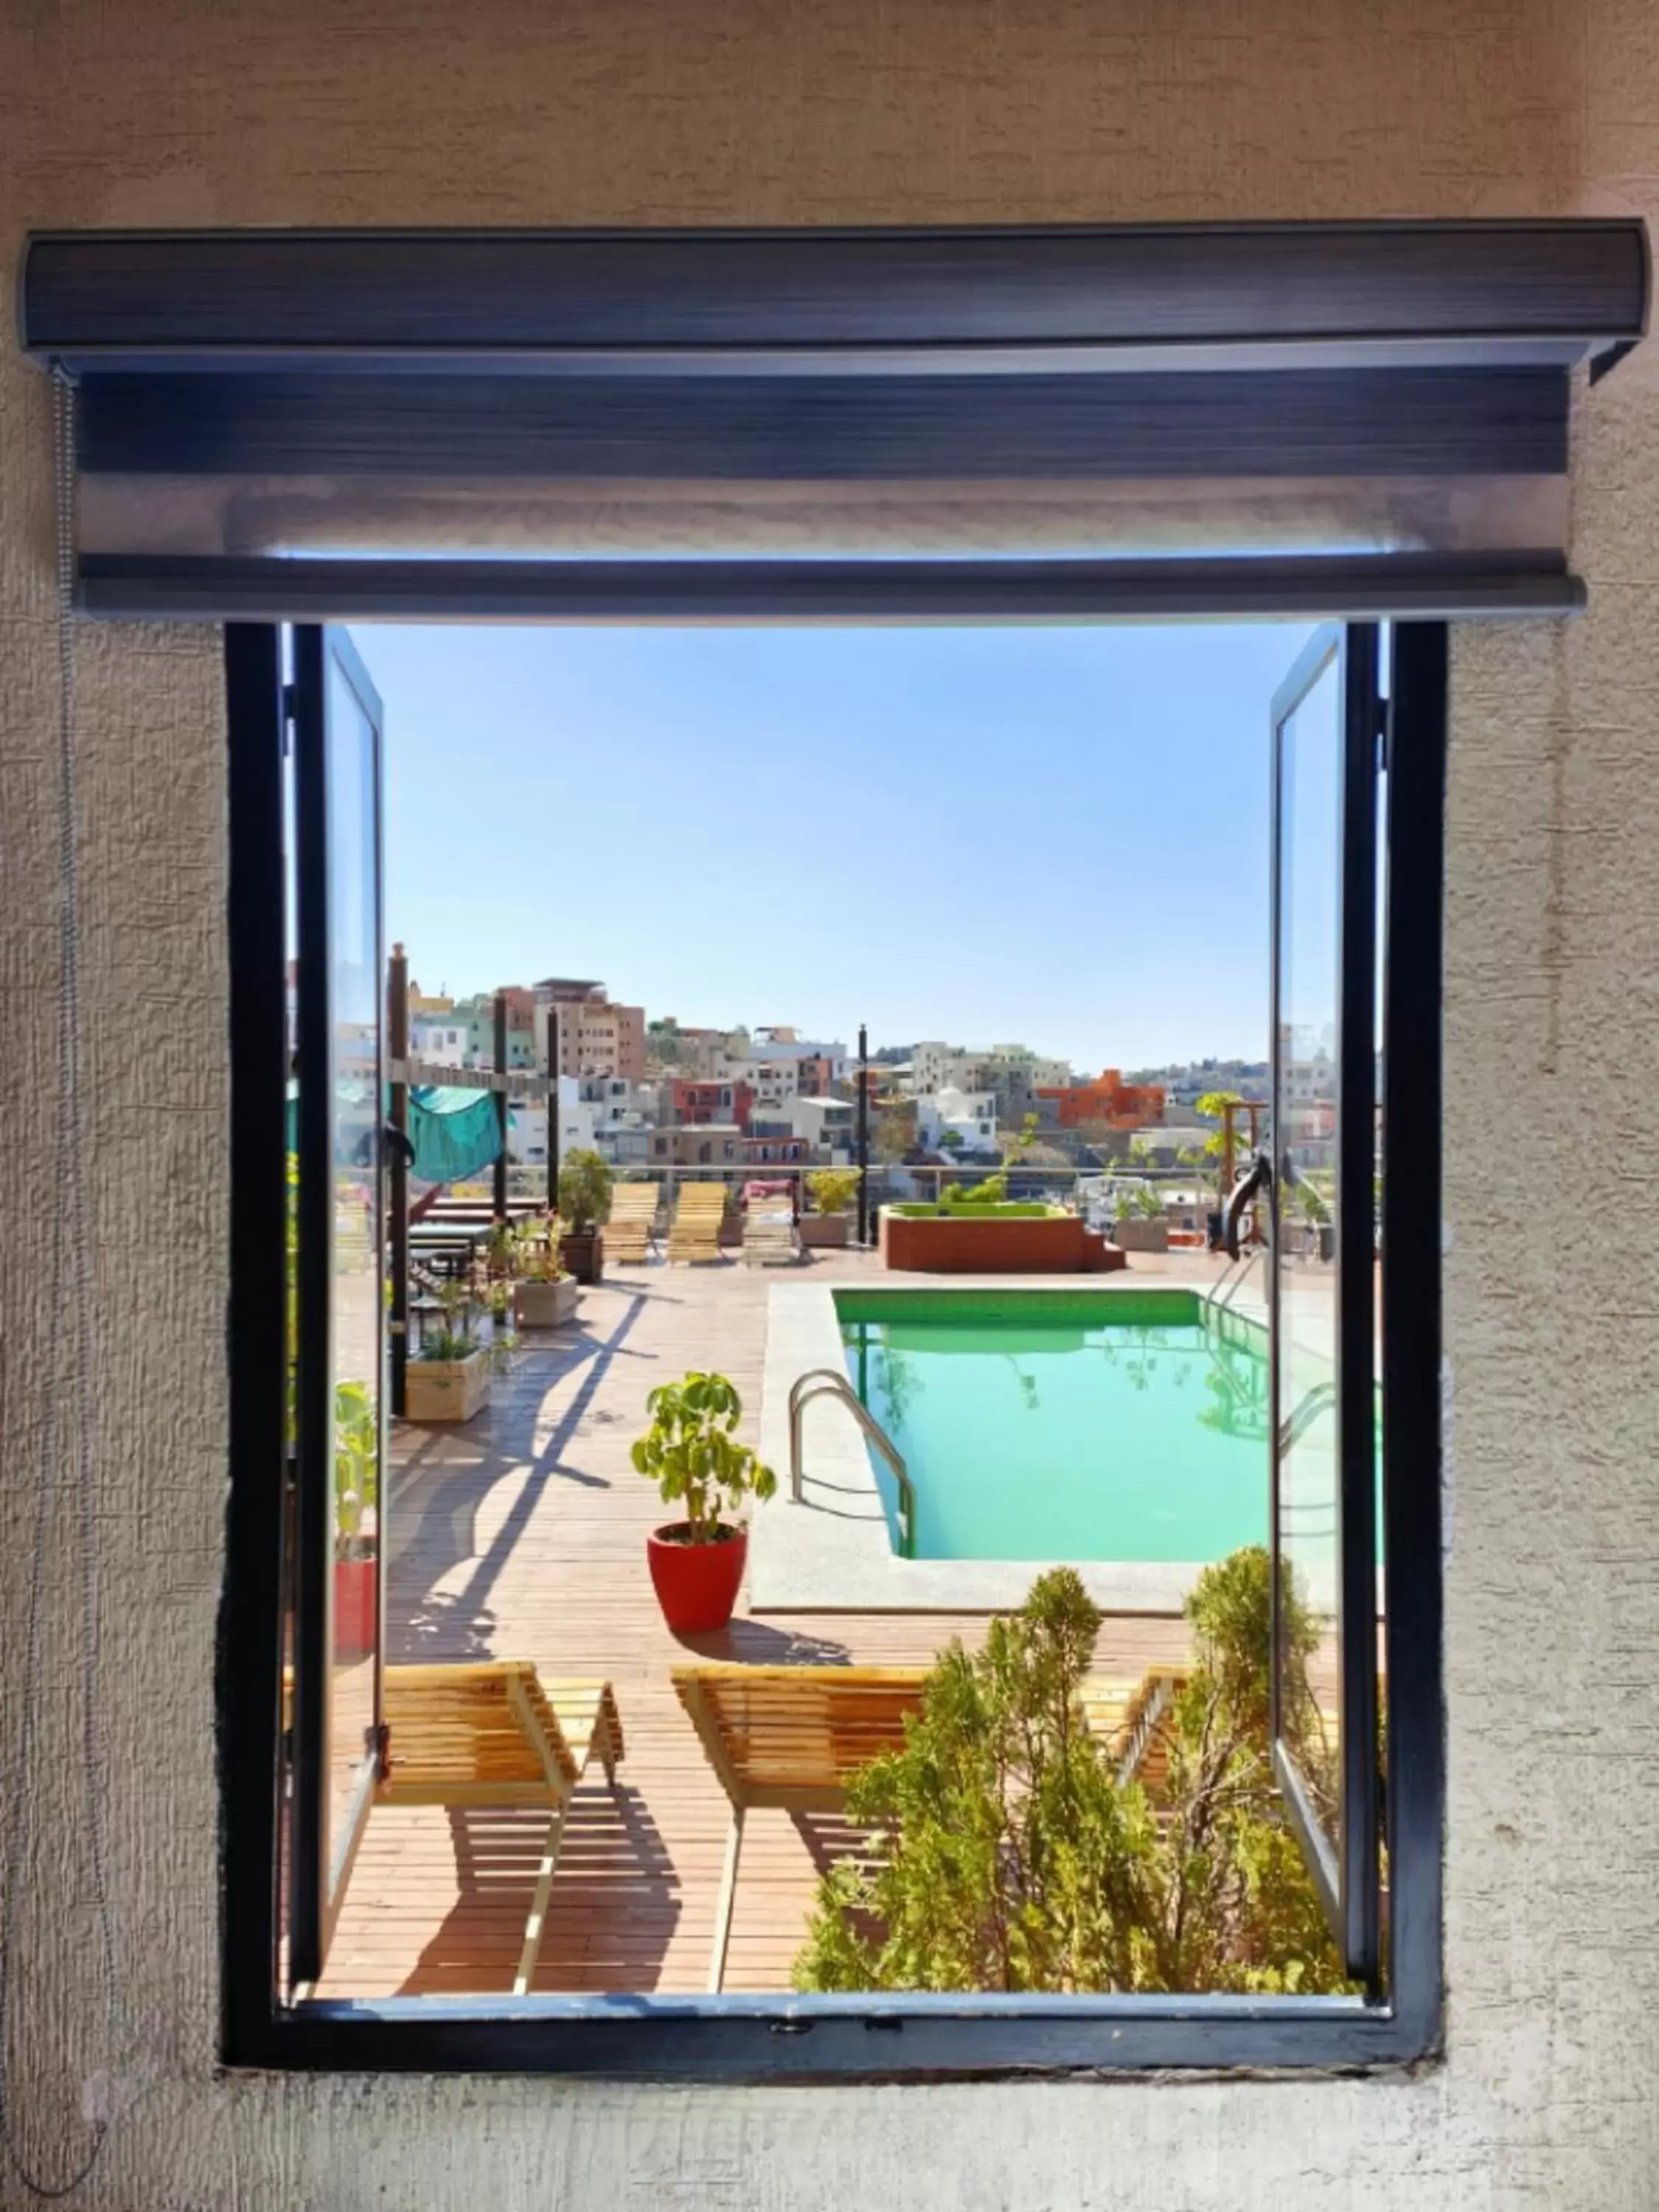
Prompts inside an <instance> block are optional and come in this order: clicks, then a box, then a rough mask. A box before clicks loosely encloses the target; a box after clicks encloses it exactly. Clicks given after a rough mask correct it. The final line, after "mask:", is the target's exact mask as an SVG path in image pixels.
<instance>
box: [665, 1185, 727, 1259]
mask: <svg viewBox="0 0 1659 2212" xmlns="http://www.w3.org/2000/svg"><path fill="white" fill-rule="evenodd" d="M725 1218H726V1186H725V1184H724V1183H703V1182H692V1183H686V1184H685V1185H684V1187H683V1188H682V1189H681V1191H680V1194H679V1197H678V1200H676V1201H675V1206H674V1219H673V1225H672V1226H671V1228H670V1230H669V1232H668V1256H669V1258H670V1260H690V1261H697V1260H718V1259H719V1258H720V1224H721V1222H722V1221H724V1220H725Z"/></svg>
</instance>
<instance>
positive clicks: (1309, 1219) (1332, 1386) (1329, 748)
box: [1267, 623, 1383, 1989]
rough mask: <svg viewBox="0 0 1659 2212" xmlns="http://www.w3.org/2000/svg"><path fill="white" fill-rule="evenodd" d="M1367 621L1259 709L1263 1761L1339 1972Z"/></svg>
mask: <svg viewBox="0 0 1659 2212" xmlns="http://www.w3.org/2000/svg"><path fill="white" fill-rule="evenodd" d="M1378 649H1379V634H1378V630H1377V628H1376V625H1375V624H1372V623H1352V624H1349V625H1348V626H1347V627H1346V629H1340V628H1337V627H1334V626H1333V627H1329V628H1326V629H1320V630H1318V631H1316V633H1315V635H1314V636H1313V638H1312V639H1311V640H1310V642H1309V644H1308V646H1307V647H1306V648H1305V649H1304V652H1303V653H1302V654H1301V656H1300V657H1299V659H1297V663H1296V665H1295V666H1294V667H1293V668H1292V669H1291V671H1290V673H1289V675H1288V676H1287V678H1286V679H1285V684H1284V686H1283V688H1282V689H1281V690H1280V691H1279V695H1278V696H1277V697H1276V698H1275V699H1274V701H1273V714H1272V725H1273V841H1272V851H1273V861H1272V873H1273V886H1272V902H1271V908H1272V954H1271V957H1272V961H1273V994H1272V1004H1273V1014H1272V1049H1271V1071H1272V1072H1271V1109H1272V1110H1271V1115H1270V1126H1271V1129H1272V1132H1273V1134H1272V1152H1271V1157H1270V1159H1269V1161H1268V1162H1267V1189H1268V1192H1269V1198H1270V1214H1271V1219H1272V1233H1271V1237H1270V1239H1269V1243H1268V1253H1267V1266H1268V1269H1269V1274H1270V1289H1269V1295H1268V1311H1269V1326H1270V1329H1271V1353H1270V1373H1271V1391H1270V1404H1271V1408H1272V1411H1271V1419H1270V1422H1269V1428H1268V1448H1269V1453H1270V1458H1271V1483H1270V1498H1271V1504H1270V1510H1269V1516H1268V1520H1269V1528H1270V1532H1271V1553H1272V1560H1273V1585H1272V1587H1273V1703H1272V1729H1273V1762H1274V1766H1275V1769H1276V1771H1277V1773H1278V1776H1279V1786H1280V1788H1281V1789H1282V1790H1283V1791H1284V1793H1285V1802H1286V1805H1287V1807H1288V1808H1289V1809H1290V1812H1291V1818H1292V1820H1293V1822H1294V1825H1295V1827H1296V1830H1297V1834H1298V1836H1299V1837H1300V1838H1301V1842H1302V1847H1303V1850H1304V1854H1305V1856H1306V1858H1307V1862H1308V1866H1309V1870H1310V1874H1311V1875H1312V1876H1313V1879H1314V1882H1315V1886H1316V1888H1317V1889H1318V1892H1319V1894H1320V1899H1321V1901H1322V1904H1323V1905H1324V1907H1325V1911H1326V1916H1327V1917H1328V1920H1329V1922H1330V1923H1331V1930H1332V1935H1333V1936H1334V1940H1335V1942H1336V1943H1337V1945H1338V1947H1339V1948H1340V1951H1341V1954H1342V1956H1343V1960H1344V1963H1345V1964H1346V1967H1347V1970H1348V1972H1350V1973H1351V1974H1352V1976H1353V1977H1354V1978H1355V1979H1356V1980H1357V1981H1359V1982H1361V1983H1362V1984H1364V1986H1365V1987H1367V1988H1370V1989H1374V1988H1376V1987H1377V1986H1378V1984H1379V1978H1380V1973H1381V1956H1380V1946H1379V1928H1380V1920H1381V1905H1380V1897H1379V1883H1378V1864H1379V1861H1378V1822H1377V1801H1378V1786H1377V1784H1378V1777H1377V1734H1376V1660H1377V1632H1376V1620H1377V1596H1378V1578H1377V1570H1376V1541H1377V1519H1376V1509H1375V1503H1374V1501H1375V1498H1376V1488H1377V1480H1378V1474H1379V1466H1380V1463H1379V1459H1378V1450H1377V1442H1376V1438H1377V1419H1378V1408H1377V1403H1376V1398H1377V1392H1376V1361H1375V1356H1374V1352H1373V1345H1374V1342H1375V1336H1376V1323H1377V1318H1378V1316H1377V1306H1376V1297H1375V1294H1374V1282H1375V1277H1376V1266H1377V1252H1378V1235H1377V1218H1376V1176H1377V1172H1378V1169H1379V1165H1380V1156H1379V1152H1378V1146H1377V1141H1376V1131H1377V1121H1376V1105H1377V1090H1376V1069H1377V1066H1378V1056H1377V1046H1376V913H1377V872H1376V824H1377V803H1376V793H1377V784H1378V779H1379V776H1380V774H1381V761H1382V746H1383V713H1382V695H1381V690H1380V685H1379V665H1378Z"/></svg>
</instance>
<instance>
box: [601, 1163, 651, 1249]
mask: <svg viewBox="0 0 1659 2212" xmlns="http://www.w3.org/2000/svg"><path fill="white" fill-rule="evenodd" d="M657 1189H658V1186H657V1185H656V1184H655V1183H654V1182H619V1183H618V1184H617V1187H616V1188H615V1190H614V1191H612V1193H611V1218H610V1219H609V1220H608V1221H607V1222H606V1223H605V1258H606V1259H607V1260H608V1261H611V1262H613V1263H616V1262H618V1261H620V1262H621V1263H623V1265H626V1264H627V1263H628V1262H629V1261H632V1262H633V1263H634V1264H635V1266H637V1265H639V1264H640V1263H641V1261H646V1260H648V1259H649V1258H650V1256H651V1245H652V1243H653V1239H654V1237H655V1236H656V1227H657Z"/></svg>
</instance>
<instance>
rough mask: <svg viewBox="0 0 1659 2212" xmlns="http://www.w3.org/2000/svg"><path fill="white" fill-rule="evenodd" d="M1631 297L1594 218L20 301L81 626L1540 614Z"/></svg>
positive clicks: (416, 237)
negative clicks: (1570, 475) (1591, 394)
mask: <svg viewBox="0 0 1659 2212" xmlns="http://www.w3.org/2000/svg"><path fill="white" fill-rule="evenodd" d="M1648 289H1649V273H1648V258H1647V246H1646V237H1645V233H1644V229H1643V227H1642V225H1641V224H1640V223H1639V222H1636V221H1633V220H1632V221H1628V222H1626V221H1601V220H1597V221H1575V222H1473V223H1375V224H1364V223H1361V224H1353V223H1339V224H1305V225H1296V224H1263V225H1252V224H1243V225H1239V224H1231V225H1219V226H1194V225H1176V226H1168V227H1157V226H1152V227H1148V226H1134V227H1119V228H1064V229H1007V230H975V231H969V230H939V231H914V230H913V231H867V232H854V231H829V230H824V231H805V232H791V233H783V232H760V233H739V232H715V233H707V232H704V233H685V234H674V233H661V232H621V233H618V232H592V233H577V232H541V233H531V232H524V233H506V234H503V233H490V234H482V233H471V232H435V233H426V234H416V233H403V232H398V233H384V234H373V233H358V232H315V233H300V232H255V233H236V232H230V233H222V234H152V235H138V234H99V233H90V234H53V235H46V236H40V237H37V238H34V239H33V240H31V241H30V243H29V246H28V248H27V255H26V258H25V263H24V268H23V275H22V285H21V325H22V336H23V342H24V344H25V346H26V348H27V350H28V351H29V353H30V354H32V355H33V356H35V357H36V358H38V359H40V360H41V361H43V362H52V363H54V364H57V365H59V366H61V367H62V368H64V370H66V371H67V372H68V373H69V374H70V375H71V376H72V377H73V378H74V379H75V380H76V384H77V386H78V406H77V423H78V528H79V548H80V573H81V590H82V600H83V604H84V605H86V606H87V608H88V610H89V611H94V612H102V613H108V614H117V615H121V614H137V613H144V614H153V615H167V614H169V613H171V614H174V615H183V616H197V617H208V618H215V617H221V616H229V615H232V614H237V615H241V616H279V615H280V616H292V615H301V614H307V613H316V612H319V611H321V612H326V613H331V614H337V615H340V614H343V615H350V614H357V615H367V614H371V613H375V614H383V615H396V614H398V613H408V614H418V615H429V614H435V613H441V612H445V611H449V612H473V613H481V614H488V613H500V614H503V615H518V616H520V617H526V618H533V617H543V618H566V619H594V618H599V617H603V616H606V615H612V614H620V615H634V616H641V615H642V616H645V617H652V616H656V617H662V618H669V619H673V618H677V617H696V618H700V619H719V618H720V617H724V616H746V617H750V618H757V617H768V616H770V617H775V618H783V619H812V618H838V617H848V618H855V617H859V616H860V615H869V614H871V613H878V612H885V613H890V614H893V615H896V616H897V617H900V618H906V619H914V618H919V617H926V616H927V615H929V614H932V613H935V612H937V611H939V607H940V605H942V604H945V603H949V604H950V605H955V604H956V597H955V595H956V594H957V592H962V593H964V594H965V597H966V600H969V601H972V602H973V604H974V606H975V609H976V610H977V611H978V618H985V617H986V615H987V613H991V614H994V612H995V611H998V610H997V607H996V605H994V602H995V601H996V600H997V599H998V598H999V595H1000V594H1004V593H1006V595H1009V596H1010V599H1011V604H1010V605H1009V608H1008V611H1018V605H1024V606H1025V607H1026V609H1027V610H1028V611H1031V610H1032V608H1033V606H1034V603H1035V601H1036V599H1038V598H1040V597H1042V596H1043V595H1050V594H1051V595H1052V596H1053V599H1054V606H1053V609H1052V611H1054V612H1058V613H1066V614H1073V615H1076V616H1079V617H1084V618H1087V617H1091V616H1097V615H1099V614H1103V613H1135V612H1139V613H1149V612H1152V613H1180V612H1183V611H1194V612H1206V611H1226V610H1227V609H1228V608H1229V607H1231V606H1233V605H1235V604H1237V594H1239V593H1243V594H1244V596H1245V598H1246V599H1248V603H1249V604H1248V605H1240V606H1239V611H1264V612H1271V611H1284V612H1294V613H1300V612H1303V611H1309V610H1310V609H1311V610H1312V611H1328V612H1352V613H1366V612H1377V613H1390V612H1399V613H1406V612H1419V613H1422V612H1475V613H1490V612H1497V611H1509V610H1510V609H1511V608H1525V609H1526V610H1528V611H1533V610H1535V609H1537V608H1539V607H1550V606H1556V607H1560V606H1568V605H1572V604H1574V603H1576V600H1577V598H1578V597H1579V596H1580V594H1579V592H1578V590H1577V586H1575V584H1574V583H1573V580H1572V579H1571V577H1570V576H1569V575H1568V574H1567V571H1566V564H1565V553H1564V550H1563V549H1564V546H1565V520H1566V501H1565V486H1566V469H1567V430H1568V414H1569V405H1570V395H1571V380H1572V373H1573V371H1574V369H1575V368H1576V367H1577V365H1578V364H1580V363H1582V362H1586V361H1588V362H1589V363H1590V364H1591V374H1592V375H1594V374H1597V373H1599V371H1600V370H1601V368H1605V367H1607V365H1610V364H1611V362H1613V361H1614V360H1616V359H1617V358H1618V356H1619V355H1620V353H1621V352H1622V351H1624V350H1626V349H1628V348H1629V347H1630V346H1631V345H1632V344H1633V343H1635V342H1636V341H1637V339H1638V338H1639V337H1640V336H1641V335H1642V333H1643V331H1644V326H1645V319H1646V313H1647V299H1648ZM969 570H971V571H972V572H973V573H972V574H971V576H970V575H969V574H968V573H967V572H968V571H969ZM1015 602H1018V605H1015V604H1013V603H1015Z"/></svg>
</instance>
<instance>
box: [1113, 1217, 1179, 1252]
mask: <svg viewBox="0 0 1659 2212" xmlns="http://www.w3.org/2000/svg"><path fill="white" fill-rule="evenodd" d="M1112 1242H1113V1243H1115V1245H1116V1246H1117V1248H1118V1249H1119V1250H1120V1251H1121V1252H1167V1251H1168V1250H1169V1249H1170V1225H1169V1223H1168V1222H1167V1221H1152V1220H1149V1219H1148V1218H1147V1217H1146V1215H1145V1214H1144V1213H1132V1214H1131V1215H1130V1216H1129V1218H1128V1219H1127V1221H1115V1222H1114V1223H1113V1224H1112Z"/></svg>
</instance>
